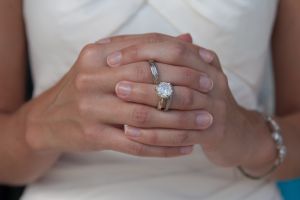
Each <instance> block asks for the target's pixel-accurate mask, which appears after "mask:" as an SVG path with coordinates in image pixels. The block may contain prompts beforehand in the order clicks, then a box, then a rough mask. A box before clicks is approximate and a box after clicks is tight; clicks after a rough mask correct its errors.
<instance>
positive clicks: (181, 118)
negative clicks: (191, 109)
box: [175, 112, 193, 129]
mask: <svg viewBox="0 0 300 200" xmlns="http://www.w3.org/2000/svg"><path fill="white" fill-rule="evenodd" d="M192 121H193V120H191V119H190V118H189V116H188V114H187V113H186V112H180V113H178V115H177V119H176V120H175V124H176V127H177V128H183V129H187V128H189V127H190V126H191V122H192ZM191 128H192V127H191Z"/></svg>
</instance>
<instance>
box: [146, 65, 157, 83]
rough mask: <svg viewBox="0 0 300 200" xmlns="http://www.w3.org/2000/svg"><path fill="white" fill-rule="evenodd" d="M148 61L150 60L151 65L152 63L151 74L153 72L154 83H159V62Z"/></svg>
mask: <svg viewBox="0 0 300 200" xmlns="http://www.w3.org/2000/svg"><path fill="white" fill-rule="evenodd" d="M148 62H149V65H150V70H151V74H152V79H153V83H154V84H158V83H159V80H158V69H157V64H156V63H155V61H154V60H149V61H148Z"/></svg>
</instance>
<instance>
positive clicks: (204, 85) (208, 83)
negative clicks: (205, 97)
mask: <svg viewBox="0 0 300 200" xmlns="http://www.w3.org/2000/svg"><path fill="white" fill-rule="evenodd" d="M199 84H200V89H202V90H203V91H204V92H208V91H210V90H211V89H212V88H213V85H214V84H213V81H212V80H211V79H210V78H209V77H208V76H207V75H201V76H200V80H199Z"/></svg>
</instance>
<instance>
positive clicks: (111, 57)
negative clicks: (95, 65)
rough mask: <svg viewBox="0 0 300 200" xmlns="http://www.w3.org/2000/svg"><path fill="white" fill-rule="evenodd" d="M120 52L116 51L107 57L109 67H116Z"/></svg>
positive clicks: (120, 57) (120, 55)
mask: <svg viewBox="0 0 300 200" xmlns="http://www.w3.org/2000/svg"><path fill="white" fill-rule="evenodd" d="M121 59H122V54H121V52H120V51H116V52H114V53H112V54H110V55H109V56H108V57H107V64H108V65H109V66H111V67H117V66H118V65H119V64H120V63H121Z"/></svg>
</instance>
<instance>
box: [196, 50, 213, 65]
mask: <svg viewBox="0 0 300 200" xmlns="http://www.w3.org/2000/svg"><path fill="white" fill-rule="evenodd" d="M199 54H200V57H201V58H202V59H203V61H204V62H206V63H211V62H212V61H213V58H214V57H213V55H212V54H211V53H210V52H209V51H208V50H206V49H204V48H200V50H199Z"/></svg>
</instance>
